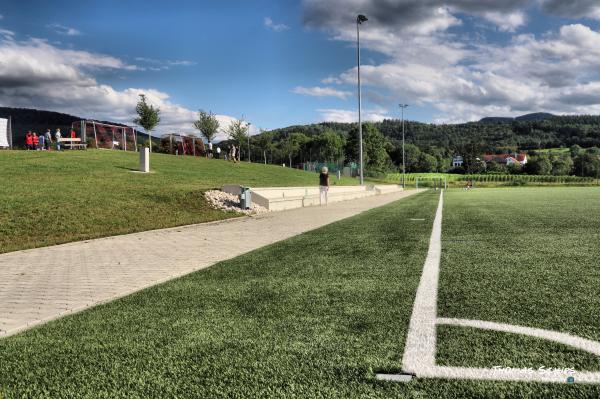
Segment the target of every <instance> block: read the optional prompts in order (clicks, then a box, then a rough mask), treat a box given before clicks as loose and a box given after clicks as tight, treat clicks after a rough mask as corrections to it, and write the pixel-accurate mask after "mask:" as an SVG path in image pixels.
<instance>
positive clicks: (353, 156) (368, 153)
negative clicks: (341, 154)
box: [346, 123, 391, 172]
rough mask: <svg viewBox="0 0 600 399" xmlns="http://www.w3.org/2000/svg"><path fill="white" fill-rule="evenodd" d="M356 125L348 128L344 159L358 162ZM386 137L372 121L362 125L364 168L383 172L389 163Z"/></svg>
mask: <svg viewBox="0 0 600 399" xmlns="http://www.w3.org/2000/svg"><path fill="white" fill-rule="evenodd" d="M358 138H359V137H358V126H355V127H353V128H352V130H350V132H349V134H348V141H347V142H346V159H348V160H352V161H355V162H357V163H358V162H359V148H358V146H359V142H358ZM387 144H388V142H387V139H386V138H385V137H384V136H383V134H381V132H380V131H379V130H377V128H376V127H375V125H373V124H372V123H365V124H364V127H363V160H364V163H365V169H367V170H369V171H373V172H384V171H385V170H386V169H387V168H389V167H390V166H391V165H390V164H391V161H390V156H389V155H388V153H387V151H386V147H387Z"/></svg>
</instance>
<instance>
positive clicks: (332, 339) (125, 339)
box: [0, 188, 600, 399]
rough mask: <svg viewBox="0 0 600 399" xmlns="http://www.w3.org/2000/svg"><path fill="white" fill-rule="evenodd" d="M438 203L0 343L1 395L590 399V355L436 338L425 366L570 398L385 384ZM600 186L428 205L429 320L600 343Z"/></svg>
mask: <svg viewBox="0 0 600 399" xmlns="http://www.w3.org/2000/svg"><path fill="white" fill-rule="evenodd" d="M439 196H440V194H439V192H437V193H436V192H431V191H430V192H426V193H423V194H420V195H417V196H414V197H410V198H407V199H405V200H402V201H399V202H397V203H394V204H390V205H388V206H385V207H383V208H379V209H375V210H372V211H369V212H366V213H364V214H361V215H358V216H356V217H353V218H351V219H347V220H343V221H341V222H337V223H334V224H332V225H329V226H325V227H323V228H321V229H318V230H315V231H312V232H309V233H306V234H303V235H300V236H297V237H294V238H292V239H289V240H286V241H284V242H282V243H278V244H275V245H272V246H269V247H266V248H263V249H260V250H257V251H254V252H252V253H250V254H247V255H244V256H241V257H238V258H236V259H233V260H230V261H226V262H222V263H219V264H217V265H215V266H213V267H211V268H209V269H205V270H202V271H199V272H196V273H193V274H191V275H189V276H186V277H183V278H180V279H177V280H174V281H171V282H168V283H165V284H162V285H159V286H156V287H153V288H150V289H147V290H144V291H142V292H139V293H136V294H133V295H131V296H128V297H125V298H122V299H120V300H117V301H114V302H112V303H109V304H106V305H102V306H98V307H96V308H93V309H90V310H88V311H85V312H82V313H80V314H76V315H73V316H69V317H66V318H64V319H61V320H57V321H54V322H51V323H48V324H46V325H44V326H41V327H38V328H35V329H32V330H30V331H27V332H25V333H23V334H19V335H16V336H13V337H9V338H7V339H3V340H0V393H2V395H3V396H5V397H8V398H11V397H53V398H54V397H94V398H96V397H106V398H109V397H110V398H118V397H123V398H125V397H129V398H130V397H140V398H141V397H157V398H159V397H161V398H162V397H190V398H197V397H298V398H319V397H340V398H348V397H357V398H358V397H371V398H499V397H504V398H520V397H524V398H565V399H566V398H597V397H599V396H600V385H595V384H582V383H579V382H578V373H580V372H593V371H600V357H599V356H596V355H593V354H591V353H588V352H584V351H580V350H577V349H575V348H573V347H569V346H566V345H562V344H557V343H552V342H549V341H546V340H542V339H539V338H532V337H527V336H524V335H521V334H512V333H501V332H496V331H489V330H483V329H479V328H477V329H475V328H470V327H469V328H466V327H457V326H452V325H438V326H437V329H436V333H437V342H436V355H435V361H436V363H437V365H439V366H448V367H462V368H482V369H487V368H494V367H501V368H508V367H515V368H531V369H532V370H534V369H535V370H538V369H539V368H540V367H544V368H545V369H549V368H554V369H572V370H573V371H574V373H573V376H574V378H575V382H574V383H573V384H556V383H540V382H514V381H512V382H511V381H503V382H498V381H481V380H471V379H461V378H455V379H443V378H416V379H413V380H412V381H410V382H408V383H398V382H384V381H378V380H376V378H375V375H376V373H378V372H399V371H401V370H402V369H403V364H402V357H403V354H404V353H405V349H406V348H405V346H406V345H405V344H406V342H407V336H408V334H409V323H410V322H411V317H413V314H412V313H413V305H414V302H415V296H416V295H417V288H418V287H419V284H420V281H421V277H422V270H423V265H424V263H425V260H426V257H427V255H428V249H429V244H430V236H431V235H432V225H433V222H434V217H435V215H436V209H437V207H438V204H439ZM599 222H600V190H598V189H597V188H511V189H509V188H504V189H485V190H473V191H469V192H466V191H462V190H450V191H448V192H446V193H445V194H444V207H443V219H442V232H441V248H442V253H441V264H440V275H439V287H438V293H437V294H438V299H437V317H439V318H444V319H460V320H462V319H468V320H480V321H487V322H495V323H503V324H507V325H517V326H524V327H531V328H536V329H544V330H551V331H556V332H561V333H568V334H570V335H572V336H578V337H581V338H583V339H587V340H589V341H600V320H599V319H598V317H597V314H598V309H600V306H599V305H600V303H599V302H600V299H599V298H598V292H599V289H598V287H600V269H599V267H598V265H597V258H598V256H599V255H600V244H599V243H600V237H599V229H598V227H597V226H598V224H599Z"/></svg>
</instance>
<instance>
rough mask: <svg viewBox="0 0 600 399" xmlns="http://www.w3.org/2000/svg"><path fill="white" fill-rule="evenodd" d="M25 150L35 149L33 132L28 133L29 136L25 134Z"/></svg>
mask: <svg viewBox="0 0 600 399" xmlns="http://www.w3.org/2000/svg"><path fill="white" fill-rule="evenodd" d="M25 148H26V149H27V150H31V149H33V135H32V134H31V131H28V132H27V134H25Z"/></svg>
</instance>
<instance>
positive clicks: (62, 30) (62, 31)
mask: <svg viewBox="0 0 600 399" xmlns="http://www.w3.org/2000/svg"><path fill="white" fill-rule="evenodd" d="M46 27H47V28H50V29H52V30H53V31H54V32H56V33H58V34H59V35H65V36H79V35H81V32H80V31H78V30H77V29H75V28H70V27H68V26H64V25H61V24H57V23H54V24H50V25H47V26H46Z"/></svg>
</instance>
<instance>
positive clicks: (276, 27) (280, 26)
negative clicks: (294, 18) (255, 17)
mask: <svg viewBox="0 0 600 399" xmlns="http://www.w3.org/2000/svg"><path fill="white" fill-rule="evenodd" d="M263 23H264V24H265V26H266V27H267V28H269V29H271V30H274V31H275V32H283V31H286V30H288V29H290V27H289V26H287V25H286V24H277V23H275V22H273V20H272V19H271V18H270V17H265V19H264V21H263Z"/></svg>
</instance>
